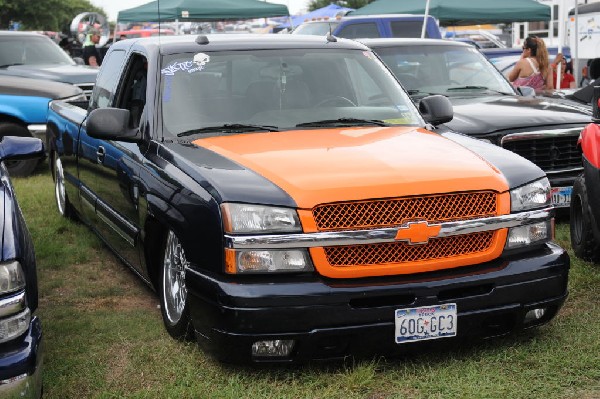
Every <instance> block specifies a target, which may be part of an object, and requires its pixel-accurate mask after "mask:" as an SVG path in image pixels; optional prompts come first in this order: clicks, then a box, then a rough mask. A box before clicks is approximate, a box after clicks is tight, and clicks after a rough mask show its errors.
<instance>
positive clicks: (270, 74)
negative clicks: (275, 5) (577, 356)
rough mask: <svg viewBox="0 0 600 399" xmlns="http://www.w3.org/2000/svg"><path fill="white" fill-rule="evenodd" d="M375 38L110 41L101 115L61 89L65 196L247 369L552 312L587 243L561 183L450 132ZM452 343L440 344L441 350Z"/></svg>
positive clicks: (175, 324)
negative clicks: (567, 222)
mask: <svg viewBox="0 0 600 399" xmlns="http://www.w3.org/2000/svg"><path fill="white" fill-rule="evenodd" d="M420 111H421V112H419V111H418V110H417V108H416V107H415V105H414V104H413V103H412V101H411V100H410V98H409V96H408V95H407V94H406V92H405V91H404V90H403V89H402V87H401V86H400V84H399V83H398V81H397V80H396V79H395V78H394V77H393V76H392V75H391V74H390V73H389V72H388V70H387V69H386V68H385V67H384V65H383V64H382V63H381V61H380V60H379V59H378V58H377V57H376V56H375V54H373V53H372V52H371V51H370V50H369V49H368V48H367V47H365V46H364V45H361V44H359V43H356V42H353V41H348V40H344V39H336V38H333V37H329V38H325V37H316V36H303V35H272V36H252V35H235V36H232V35H216V36H198V37H194V36H186V37H169V38H165V37H162V38H160V39H158V38H148V39H136V40H126V41H122V42H118V43H116V44H114V45H113V46H111V48H110V50H109V51H108V53H107V55H106V58H105V59H104V62H103V64H102V67H101V69H100V73H99V75H98V80H97V82H96V85H95V87H94V92H93V94H92V98H91V101H90V105H89V109H82V108H78V107H76V106H73V105H72V104H69V103H66V102H64V101H59V100H57V101H53V102H52V103H51V105H50V111H49V115H48V131H47V142H48V145H49V148H50V165H51V168H52V175H53V177H54V180H55V192H56V202H57V206H58V210H59V211H60V212H61V213H62V214H63V215H65V216H73V217H77V218H79V219H80V220H81V221H83V222H84V223H85V224H87V225H89V226H90V227H91V228H92V229H93V230H94V231H95V232H96V233H97V234H98V235H99V236H100V237H101V238H102V239H103V240H104V241H105V242H106V243H107V245H109V246H110V248H112V249H113V250H114V251H115V252H116V253H117V255H118V256H119V257H120V258H121V259H122V260H123V261H124V262H125V263H126V264H127V265H128V266H129V267H130V268H131V269H132V270H134V271H135V273H137V274H138V275H139V276H140V277H141V278H142V279H143V280H144V281H145V282H146V283H148V284H149V285H150V286H151V287H153V288H154V289H155V290H156V291H157V293H158V295H159V297H160V307H161V311H162V317H163V321H164V325H165V327H166V329H167V331H168V332H169V333H170V334H171V335H172V336H173V337H176V338H188V337H193V336H195V337H196V339H197V340H198V342H199V343H200V344H202V345H203V346H205V347H207V348H208V349H209V350H210V351H211V352H213V353H214V354H216V355H217V356H218V358H219V359H222V360H224V361H229V362H238V361H242V362H249V361H252V362H264V361H267V362H296V361H297V362H302V361H307V360H310V359H335V358H344V357H345V356H348V355H355V354H373V353H382V354H392V353H395V352H398V351H402V350H404V349H407V347H415V346H414V345H417V346H418V345H420V342H422V341H424V344H423V345H426V344H427V343H428V342H430V340H433V339H437V340H440V341H444V340H446V341H447V342H453V340H454V339H459V338H460V337H472V336H479V337H490V336H497V335H502V334H507V333H510V332H513V331H518V330H521V329H524V328H530V327H534V326H538V325H540V324H543V323H546V322H548V321H550V320H551V319H552V318H553V317H554V316H555V315H556V314H557V312H558V310H559V309H560V307H561V305H562V304H563V301H564V300H565V298H566V296H567V279H568V270H569V257H568V255H567V253H566V252H565V251H564V250H563V249H562V248H560V247H559V246H557V245H556V244H554V243H553V242H552V236H553V228H554V227H553V226H554V224H553V207H552V204H551V203H550V184H549V182H548V179H547V178H546V176H545V174H544V172H543V171H542V170H541V169H540V168H538V167H537V166H535V165H534V164H533V163H531V162H529V161H527V160H525V159H524V158H522V157H519V156H517V155H515V154H514V153H512V152H510V151H506V150H504V149H502V148H500V147H497V146H495V145H492V144H489V143H486V142H483V141H480V140H475V139H472V138H470V137H467V136H464V135H460V134H456V133H454V132H449V131H446V130H436V129H435V128H434V126H435V125H439V124H442V123H444V122H448V121H450V120H451V119H452V115H453V111H452V107H451V105H450V103H449V101H448V99H447V98H445V97H443V96H431V97H426V98H423V99H421V101H420ZM440 341H438V342H440Z"/></svg>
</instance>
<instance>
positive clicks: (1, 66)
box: [0, 62, 25, 69]
mask: <svg viewBox="0 0 600 399" xmlns="http://www.w3.org/2000/svg"><path fill="white" fill-rule="evenodd" d="M16 65H25V64H23V63H22V62H15V63H14V64H4V65H0V69H3V68H8V67H11V66H16Z"/></svg>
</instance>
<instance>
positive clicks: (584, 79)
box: [579, 58, 594, 87]
mask: <svg viewBox="0 0 600 399" xmlns="http://www.w3.org/2000/svg"><path fill="white" fill-rule="evenodd" d="M592 61H594V59H593V58H590V59H589V60H587V63H586V64H585V65H584V66H583V68H581V80H580V81H579V87H585V86H587V85H589V84H590V82H591V81H592V79H591V78H590V65H591V63H592Z"/></svg>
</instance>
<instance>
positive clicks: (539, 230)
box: [506, 220, 552, 249]
mask: <svg viewBox="0 0 600 399" xmlns="http://www.w3.org/2000/svg"><path fill="white" fill-rule="evenodd" d="M551 238H552V224H551V221H550V220H547V221H544V222H540V223H534V224H528V225H525V226H518V227H512V228H511V229H509V231H508V238H507V240H506V248H508V249H513V248H522V247H526V246H528V245H531V244H534V243H539V242H544V241H549V240H550V239H551Z"/></svg>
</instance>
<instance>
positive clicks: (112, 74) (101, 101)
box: [90, 50, 125, 109]
mask: <svg viewBox="0 0 600 399" xmlns="http://www.w3.org/2000/svg"><path fill="white" fill-rule="evenodd" d="M124 58H125V51H122V50H115V51H111V52H109V53H108V54H107V56H106V58H105V59H104V61H103V62H102V68H101V69H100V72H99V73H98V78H97V79H96V85H95V86H94V93H93V94H92V98H91V100H90V108H91V109H96V108H105V107H110V105H111V104H112V102H113V99H114V96H115V91H116V89H117V84H118V83H119V79H118V77H119V73H120V72H121V65H123V59H124Z"/></svg>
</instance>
